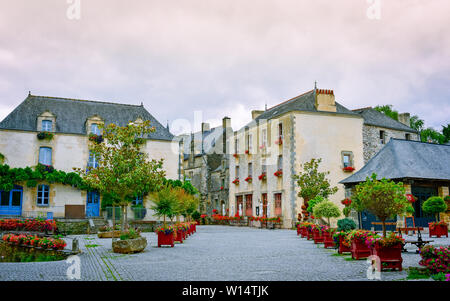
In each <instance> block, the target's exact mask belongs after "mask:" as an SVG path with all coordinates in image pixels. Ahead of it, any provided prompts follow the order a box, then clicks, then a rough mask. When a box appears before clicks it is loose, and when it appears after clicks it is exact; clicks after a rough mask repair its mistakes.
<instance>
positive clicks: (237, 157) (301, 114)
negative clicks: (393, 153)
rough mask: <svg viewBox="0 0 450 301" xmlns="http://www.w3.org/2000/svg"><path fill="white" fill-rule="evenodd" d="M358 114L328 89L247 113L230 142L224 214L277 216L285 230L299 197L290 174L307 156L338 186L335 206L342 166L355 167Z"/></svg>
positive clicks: (359, 158) (358, 161) (359, 159)
mask: <svg viewBox="0 0 450 301" xmlns="http://www.w3.org/2000/svg"><path fill="white" fill-rule="evenodd" d="M363 123H364V119H363V117H362V116H361V115H360V114H358V113H356V112H352V111H351V110H349V109H347V108H345V107H344V106H342V105H340V104H339V103H337V102H336V101H335V96H334V92H333V91H331V90H319V89H314V90H312V91H309V92H306V93H304V94H302V95H300V96H297V97H294V98H292V99H289V100H287V101H284V102H282V103H280V104H278V105H276V106H274V107H272V108H270V109H268V110H265V111H252V121H251V122H250V123H249V124H247V125H246V126H244V127H243V128H241V129H240V130H239V131H236V132H235V133H234V137H232V139H231V141H230V146H231V150H232V152H233V153H232V155H231V156H230V169H229V172H230V183H229V185H230V189H229V202H230V215H234V214H236V212H238V213H240V214H241V215H246V216H258V215H259V216H263V215H265V216H268V217H275V216H280V217H282V221H283V227H284V228H290V227H292V226H293V225H294V224H295V222H296V221H297V216H298V214H299V213H301V211H302V210H301V206H302V205H303V200H302V199H301V198H300V197H298V192H299V189H298V187H297V184H296V182H295V180H294V179H293V178H292V175H294V174H298V173H299V172H300V171H301V168H302V167H301V165H302V164H304V163H306V162H308V161H310V160H311V159H312V158H316V159H317V158H321V159H322V163H321V165H320V169H321V170H323V171H330V174H329V176H328V179H329V180H330V182H331V185H333V186H337V187H338V188H339V190H338V192H337V193H336V194H334V195H333V196H331V197H330V200H331V201H333V202H334V203H336V204H337V205H338V206H339V207H342V206H343V205H342V204H341V203H340V201H341V200H342V199H344V198H345V190H344V187H343V185H338V183H339V181H341V180H343V179H344V178H346V177H347V176H348V173H347V172H346V171H344V167H354V168H356V169H359V168H361V167H362V166H363V165H364V158H363V138H362V133H363Z"/></svg>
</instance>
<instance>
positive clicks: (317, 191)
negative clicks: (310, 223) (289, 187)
mask: <svg viewBox="0 0 450 301" xmlns="http://www.w3.org/2000/svg"><path fill="white" fill-rule="evenodd" d="M321 162H322V159H320V158H319V159H314V158H313V159H311V161H309V162H306V163H305V164H304V165H303V171H301V172H300V173H299V174H298V175H293V178H294V179H295V180H296V181H297V185H298V187H299V188H300V192H299V193H298V196H299V197H301V198H303V203H304V206H305V207H306V208H308V202H309V201H310V200H312V199H313V198H315V197H316V196H321V197H323V198H324V199H326V198H328V197H329V196H330V195H332V194H334V193H336V191H337V190H338V188H337V187H331V184H330V181H329V180H328V179H327V176H328V175H329V174H330V172H329V171H327V172H319V164H320V163H321ZM303 213H306V212H303ZM303 219H304V220H306V219H307V217H305V216H304V217H303Z"/></svg>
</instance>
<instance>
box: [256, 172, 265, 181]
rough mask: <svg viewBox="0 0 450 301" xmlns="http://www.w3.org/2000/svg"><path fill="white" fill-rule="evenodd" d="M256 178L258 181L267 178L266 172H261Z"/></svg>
mask: <svg viewBox="0 0 450 301" xmlns="http://www.w3.org/2000/svg"><path fill="white" fill-rule="evenodd" d="M258 179H259V180H260V181H265V180H267V175H266V173H265V172H263V173H262V174H261V175H259V177H258Z"/></svg>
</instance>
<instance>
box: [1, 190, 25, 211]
mask: <svg viewBox="0 0 450 301" xmlns="http://www.w3.org/2000/svg"><path fill="white" fill-rule="evenodd" d="M22 195H23V189H22V187H20V186H14V189H13V190H11V191H0V215H17V216H21V215H22Z"/></svg>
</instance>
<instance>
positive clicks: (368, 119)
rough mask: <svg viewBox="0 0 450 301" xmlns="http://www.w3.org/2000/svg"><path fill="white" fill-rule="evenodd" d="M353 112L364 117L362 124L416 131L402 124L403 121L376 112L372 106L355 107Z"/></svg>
mask: <svg viewBox="0 0 450 301" xmlns="http://www.w3.org/2000/svg"><path fill="white" fill-rule="evenodd" d="M353 112H355V113H358V114H360V115H361V116H362V117H363V118H364V124H366V125H373V126H378V127H383V128H387V129H393V130H398V131H405V132H411V133H417V131H416V130H414V129H412V128H410V127H409V126H406V125H404V124H403V123H401V122H399V121H397V120H394V119H392V118H391V117H389V116H386V115H385V114H383V113H381V112H378V111H377V110H375V109H373V108H363V109H356V110H353Z"/></svg>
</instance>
